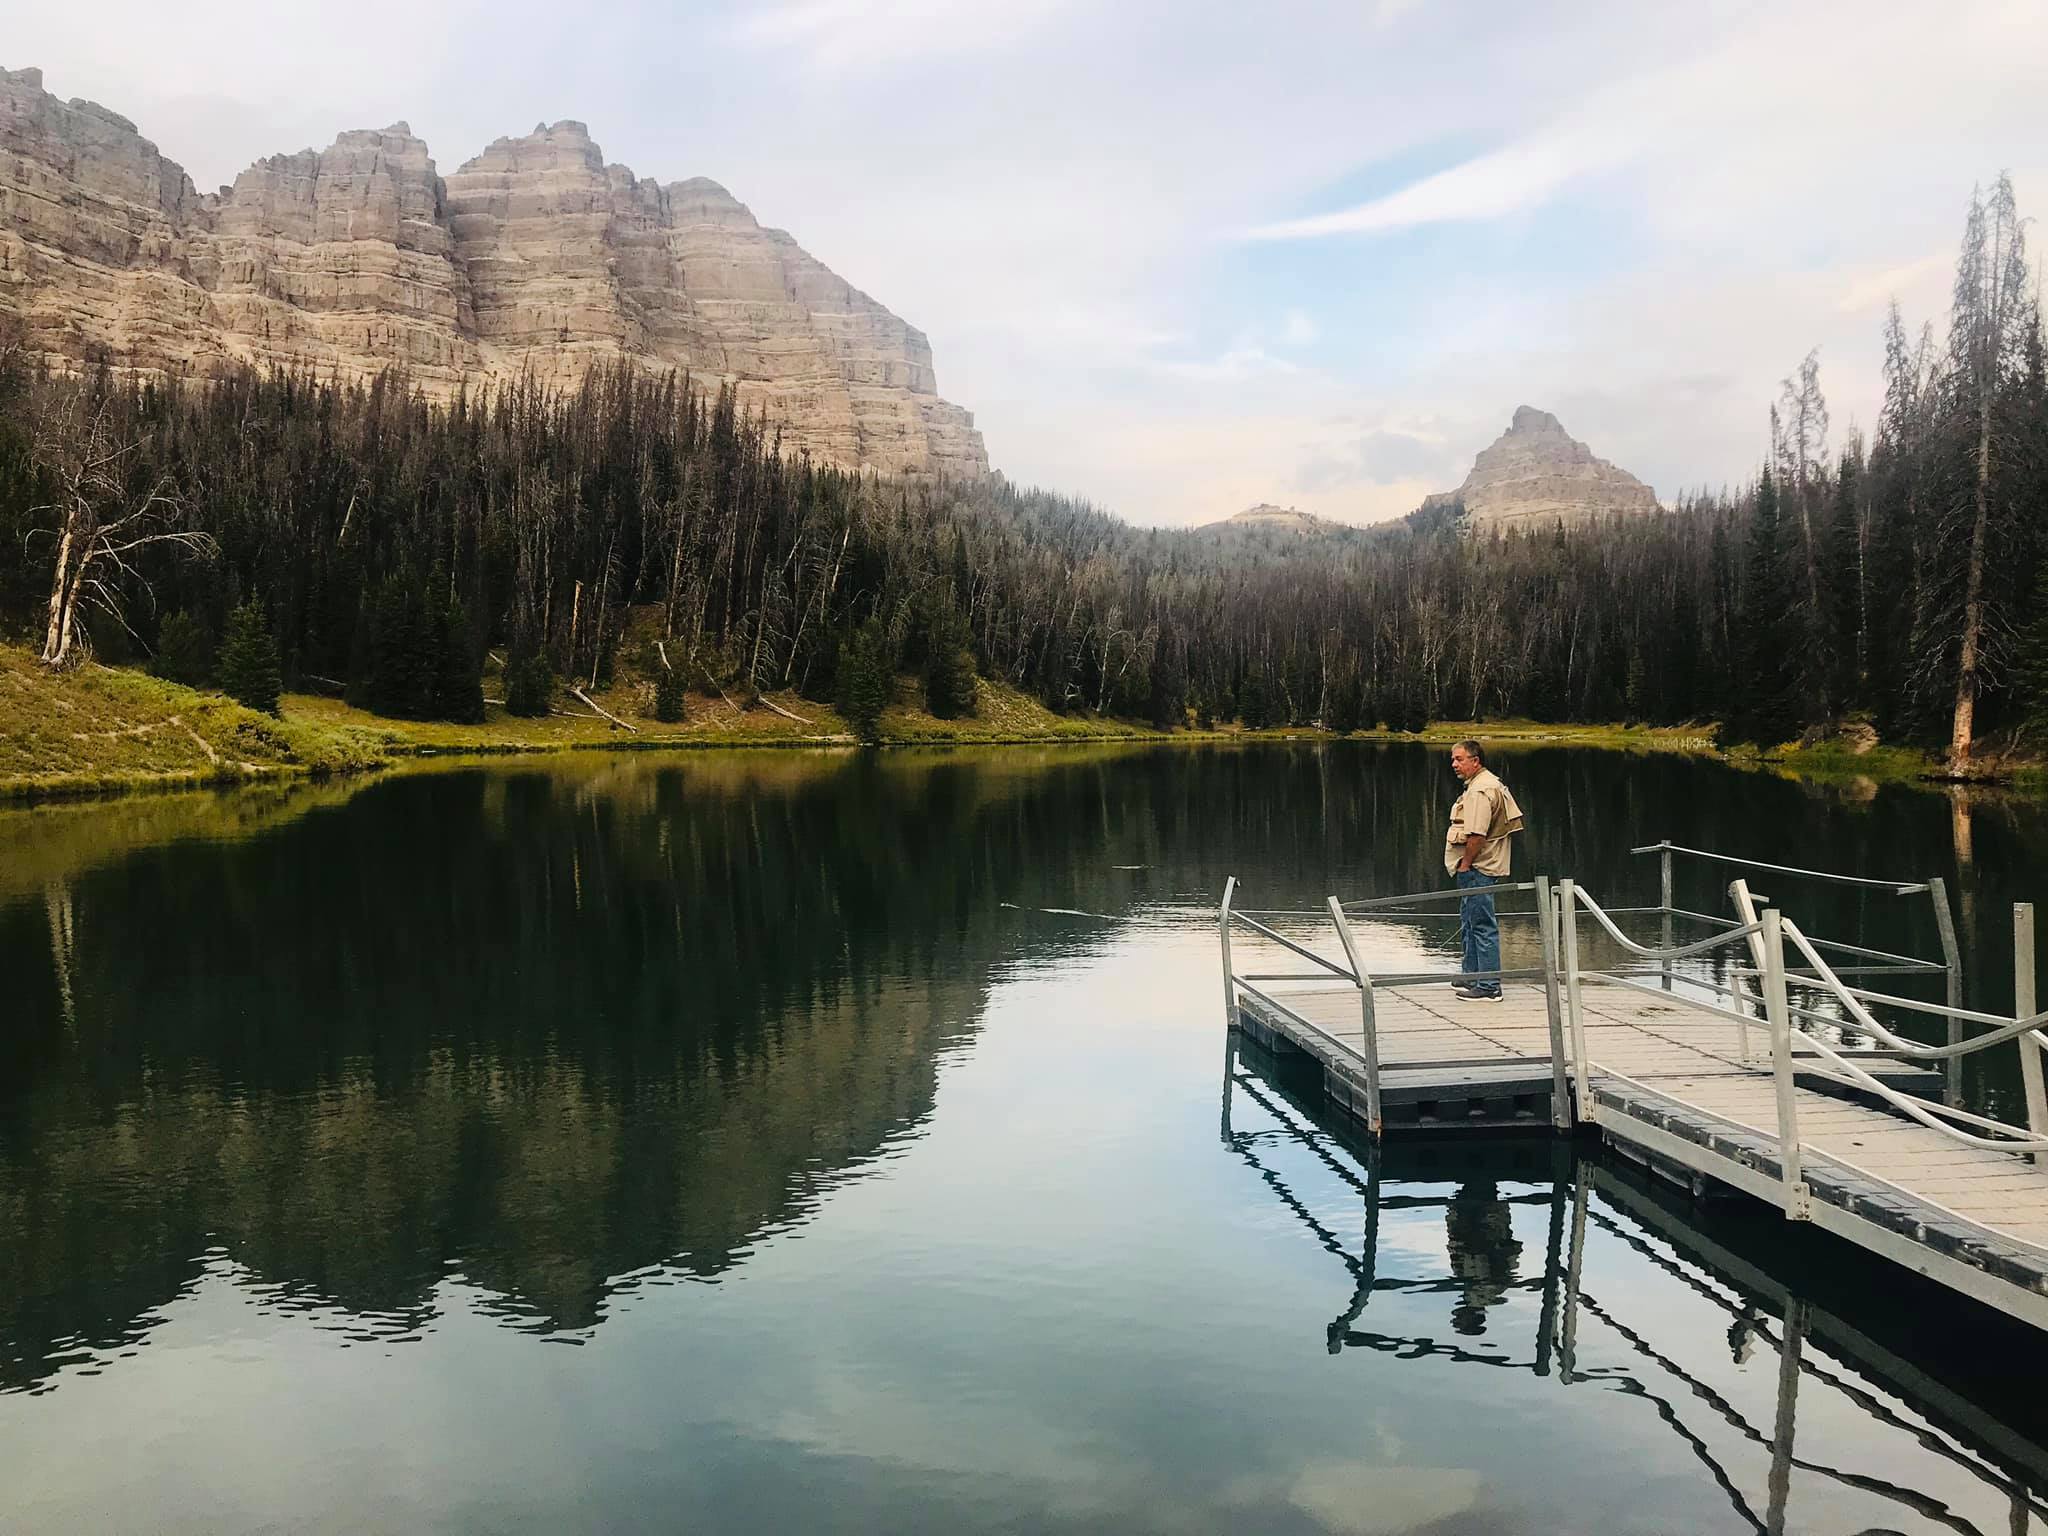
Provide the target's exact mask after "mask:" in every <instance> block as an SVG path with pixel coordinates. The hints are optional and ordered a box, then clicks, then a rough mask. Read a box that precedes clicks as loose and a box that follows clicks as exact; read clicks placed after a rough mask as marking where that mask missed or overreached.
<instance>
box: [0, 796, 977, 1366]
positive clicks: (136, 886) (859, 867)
mask: <svg viewBox="0 0 2048 1536" xmlns="http://www.w3.org/2000/svg"><path fill="white" fill-rule="evenodd" d="M850 771H851V772H853V773H854V774H855V775H856V777H857V776H858V775H859V772H860V770H858V769H854V770H850ZM870 787H872V786H870ZM921 788H922V789H923V790H925V791H931V790H932V789H933V786H932V785H930V784H929V783H926V784H924V785H923V786H921ZM848 793H849V783H848V781H847V779H846V776H845V774H844V773H829V774H824V775H820V774H819V773H817V772H816V771H815V770H811V771H805V770H804V769H803V768H802V766H801V765H799V764H797V763H795V762H794V761H790V762H788V763H783V762H777V761H770V762H767V763H750V764H747V765H744V766H742V765H737V764H735V763H733V762H732V761H730V760H724V761H720V762H717V763H715V764H714V763H712V762H710V761H708V760H707V761H706V762H705V763H703V764H696V763H691V764H685V765H679V766H667V767H663V768H661V769H659V770H654V771H650V770H648V769H645V768H642V767H638V766H637V765H631V764H612V765H608V766H606V767H604V768H601V769H599V770H596V771H586V770H583V769H575V770H562V771H547V772H516V773H495V772H472V773H462V774H448V775H440V776H433V777H427V778H421V779H413V780H405V781H400V782H394V783H388V784H383V785H379V786H376V787H374V788H372V789H370V790H368V791H367V792H365V793H363V794H361V795H359V796H358V797H356V798H355V799H354V800H352V801H351V802H349V803H348V805H346V806H345V807H344V808H342V809H340V810H339V811H334V812H322V813H320V814H316V815H311V816H308V817H305V818H303V819H301V820H298V821H295V822H292V823H290V824H289V825H286V826H283V827H280V828H277V829H275V830H273V831H271V832H270V833H269V834H268V835H266V836H264V837H262V838H261V839H260V840H257V841H253V842H232V843H216V844H207V843H180V844H178V845H175V846H169V847H158V848H153V849H150V850H147V851H145V852H140V853H136V854H133V855H130V856H129V857H127V858H126V859H125V860H123V861H121V862H119V863H118V864H116V865H114V866H113V867H110V868H107V869H103V870H99V871H95V872H90V873H87V874H85V875H84V876H82V877H80V878H79V879H77V880H76V881H75V882H74V883H72V884H71V885H69V886H67V887H66V888H65V907H66V917H65V919H64V922H65V926H66V928H67V929H68V932H67V936H66V938H65V940H64V942H63V943H62V944H59V945H55V946H53V944H52V942H51V936H50V928H49V927H48V926H47V925H46V923H45V917H46V912H45V910H44V908H45V904H44V903H31V904H21V905H17V906H16V907H14V908H12V909H9V911H8V913H7V915H6V919H5V927H4V929H0V952H4V954H5V957H6V959H7V962H8V970H9V972H10V974H12V975H15V976H17V977H20V976H26V977H28V978H29V980H28V985H27V987H26V988H25V992H26V996H27V1001H28V1006H27V1008H26V1009H25V1010H24V1011H23V1017H22V1019H21V1021H20V1024H19V1025H18V1026H17V1032H16V1033H15V1035H14V1036H13V1038H12V1041H11V1048H12V1051H13V1053H14V1057H13V1059H12V1060H11V1061H10V1062H9V1063H8V1068H9V1070H8V1071H7V1074H6V1079H5V1080H6V1081H9V1082H11V1083H17V1084H22V1083H25V1085H26V1086H25V1087H23V1088H22V1089H21V1090H20V1091H19V1093H18V1094H17V1096H15V1097H14V1098H12V1099H11V1100H8V1101H6V1102H5V1114H4V1117H0V1230H4V1231H6V1232H7V1233H8V1234H9V1240H8V1241H7V1242H6V1243H5V1244H4V1245H0V1339H4V1340H6V1341H7V1343H8V1344H9V1346H10V1349H9V1351H8V1353H9V1354H10V1355H12V1357H13V1358H11V1359H9V1360H7V1361H6V1362H5V1364H4V1370H5V1374H6V1377H8V1378H11V1379H14V1380H17V1381H19V1380H22V1379H25V1378H31V1377H33V1376H35V1375H36V1374H38V1373H39V1372H40V1370H41V1369H42V1362H43V1360H44V1358H45V1356H46V1355H48V1354H49V1353H50V1352H51V1350H52V1348H53V1346H55V1345H57V1344H59V1343H61V1342H62V1341H66V1340H72V1339H79V1340H83V1341H85V1342H88V1343H93V1344H99V1345H106V1344H111V1343H113V1342H115V1341H117V1340H119V1339H121V1338H123V1337H125V1336H127V1335H128V1333H129V1332H130V1331H131V1330H132V1329H133V1328H134V1326H135V1324H136V1319H138V1317H140V1316H141V1315H142V1314H143V1313H145V1312H146V1311H147V1310H148V1309H150V1308H152V1307H154V1306H157V1305H160V1304H161V1303H162V1302H164V1301H166V1300H167V1299H169V1298H170V1297H171V1296H172V1295H174V1294H176V1293H177V1292H178V1291H179V1290H180V1289H181V1288H182V1287H184V1286H185V1285H187V1284H188V1283H189V1282H190V1280H191V1278H192V1277H193V1275H194V1274H195V1273H196V1272H197V1269H198V1266H199V1264H200V1260H201V1256H202V1255H203V1254H204V1253H205V1252H206V1251H207V1250H208V1249H209V1248H221V1249H225V1250H226V1252H227V1254H228V1255H229V1256H230V1257H231V1258H233V1259H234V1260H236V1261H238V1262H240V1263H241V1264H243V1265H245V1266H247V1267H248V1268H249V1269H250V1270H251V1271H253V1272H254V1273H255V1275H257V1276H258V1277H260V1278H261V1279H262V1280H263V1281H264V1282H266V1283H268V1284H271V1285H277V1286H283V1287H286V1288H290V1289H296V1290H301V1291H305V1292H310V1293H311V1294H313V1295H316V1296H318V1297H320V1298H323V1299H326V1300H328V1301H332V1302H336V1303H339V1304H340V1305H342V1306H344V1307H347V1308H349V1309H351V1310H352V1311H356V1312H359V1313H371V1314H385V1315H387V1316H390V1317H392V1318H393V1319H395V1320H397V1321H399V1322H401V1323H402V1322H403V1321H404V1320H405V1319H407V1318H408V1317H412V1316H415V1315H416V1314H417V1313H418V1312H419V1311H420V1309H421V1308H422V1307H424V1306H426V1305H427V1303H428V1300H429V1297H430V1293H431V1291H432V1289H433V1287H434V1286H435V1285H436V1283H437V1282H438V1281H440V1280H441V1279H442V1278H444V1276H445V1275H446V1274H447V1273H448V1272H449V1268H450V1266H451V1265H453V1266H459V1268H460V1270H461V1272H462V1273H463V1274H464V1275H465V1276H466V1277H467V1278H468V1279H469V1280H470V1281H472V1282H474V1283H477V1284H481V1285H483V1286H485V1287H488V1288H490V1289H492V1290H494V1291H496V1292H499V1293H501V1294H502V1295H503V1296H504V1297H505V1298H506V1304H507V1305H508V1306H509V1307H511V1308H512V1309H513V1310H514V1311H516V1312H518V1313H521V1314H524V1315H526V1316H528V1317H530V1318H532V1319H534V1320H536V1321H537V1322H538V1323H539V1324H540V1325H542V1326H549V1327H583V1326H588V1325H589V1324H591V1323H594V1322H595V1321H597V1320H598V1318H599V1316H600V1315H601V1311H602V1306H603V1301H604V1297H605V1295H606V1293H607V1291H608V1289H609V1288H610V1285H611V1277H614V1276H619V1275H623V1274H627V1273H629V1272H632V1271H636V1270H641V1269H644V1268H645V1267H646V1266H649V1265H652V1264H663V1265H668V1266H671V1267H673V1268H675V1269H678V1270H680V1271H682V1272H684V1273H687V1274H691V1275H697V1276H714V1275H717V1274H718V1273H720V1272H721V1271H724V1270H726V1269H728V1268H729V1267H730V1266H732V1265H733V1264H734V1263H735V1262H737V1261H738V1260H739V1259H740V1258H741V1257H743V1256H744V1254H745V1252H746V1251H747V1249H748V1247H749V1246H750V1245H751V1244H752V1243H754V1242H755V1241H756V1240H757V1239H758V1238H759V1237H760V1236H761V1235H762V1234H763V1233H764V1232H768V1231H772V1230H774V1229H775V1228H777V1227H780V1226H783V1225H786V1224H788V1223H789V1222H790V1221H792V1220H796V1219H799V1218H800V1217H801V1216H802V1215H803V1214H804V1213H805V1212H806V1211H808V1210H809V1209H811V1208H812V1207H814V1206H815V1204H816V1201H817V1196H818V1192H819V1190H820V1189H821V1188H822V1187H823V1186H824V1185H826V1184H827V1183H829V1182H830V1181H831V1180H832V1179H833V1178H834V1177H836V1176H838V1175H840V1174H841V1173H842V1172H843V1171H844V1170H846V1169H848V1168H851V1167H855V1166H858V1165H859V1164H861V1163H863V1162H865V1161H867V1160H869V1159H871V1158H872V1157H874V1155H875V1154H876V1153H877V1152H878V1151H879V1150H880V1149H882V1148H883V1147H884V1146H885V1145H886V1143H887V1142H888V1141H889V1139H890V1138H891V1137H892V1136H894V1135H897V1134H900V1133H901V1132H902V1131H903V1130H904V1129H905V1128H907V1127H909V1126H912V1125H914V1124H915V1123H916V1122H917V1121H919V1120H920V1119H921V1118H922V1117H924V1116H925V1115H926V1114H927V1113H928V1112H929V1110H930V1108H931V1103H932V1094H933V1089H934V1084H935V1077H936V1072H935V1057H936V1053H937V1052H938V1050H939V1049H940V1048H941V1046H942V1045H943V1044H944V1043H945V1041H946V1040H947V1039H948V1038H951V1037H955V1036H957V1035H958V1034H959V1033H960V1031H961V1030H963V1029H964V1028H965V1027H966V1026H967V1025H968V1024H969V1022H970V1020H971V1018H972V1016H973V1014H974V1013H975V1011H976V1010H977V1008H978V1006H979V999H980V994H981V992H982V990H983V988H984V987H985V985H986V977H987V974H988V971H989V968H990V966H991V964H992V963H993V961H994V960H995V958H996V957H997V955H998V953H999V952H1000V951H1001V950H1002V948H1003V947H1004V946H1005V945H1006V943H1007V942H1008V941H1007V939H1006V937H1005V935H1004V934H1003V933H1002V932H1001V930H1002V928H1003V927H1004V926H1005V924H1004V922H1003V918H1004V914H1003V913H1002V912H1001V911H1000V909H999V907H998V904H997V902H996V900H995V898H994V895H993V893H992V891H991V890H990V888H989V887H990V880H991V878H992V876H991V871H990V869H989V868H988V867H987V866H985V865H975V864H972V863H968V862H962V861H957V860H946V859H940V858H936V857H931V856H930V855H931V853H932V849H933V846H935V845H936V844H938V843H941V842H944V841H948V840H954V839H962V838H968V837H971V836H972V835H973V831H974V828H975V826H976V825H977V824H978V823H980V822H981V821H983V820H984V819H985V817H986V812H987V808H986V806H984V805H981V804H978V803H977V802H975V801H974V800H973V799H971V798H958V799H955V800H951V801H950V802H949V797H948V796H947V795H945V794H944V793H931V792H925V793H920V794H917V795H916V796H914V797H913V798H914V802H915V805H916V807H917V809H918V811H919V814H918V815H916V816H914V817H896V818H891V817H886V816H879V817H878V816H860V815H848V814H846V810H847V806H846V804H845V800H846V798H847V796H848ZM881 798H882V799H883V800H884V801H887V800H888V799H889V796H888V793H887V786H884V787H883V793H882V795H881ZM53 952H54V953H55V954H56V955H57V956H59V957H61V960H60V961H58V962H53Z"/></svg>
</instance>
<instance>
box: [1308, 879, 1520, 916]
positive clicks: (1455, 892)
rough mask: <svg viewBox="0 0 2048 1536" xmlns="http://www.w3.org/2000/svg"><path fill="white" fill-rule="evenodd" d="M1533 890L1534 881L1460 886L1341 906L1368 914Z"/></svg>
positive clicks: (1372, 898)
mask: <svg viewBox="0 0 2048 1536" xmlns="http://www.w3.org/2000/svg"><path fill="white" fill-rule="evenodd" d="M1535 889H1536V882H1535V881H1534V880H1518V881H1516V882H1515V883H1514V884H1512V885H1487V886H1475V887H1473V888H1471V889H1469V890H1468V889H1466V888H1464V887H1462V886H1452V887H1450V888H1449V889H1444V888H1442V887H1439V888H1438V889H1436V890H1433V891H1411V892H1409V893H1408V894H1407V895H1405V896H1366V897H1361V898H1360V899H1358V900H1357V901H1347V902H1345V903H1343V906H1344V910H1345V911H1347V912H1351V911H1359V912H1369V911H1371V910H1372V909H1373V908H1374V907H1401V906H1412V905H1414V904H1415V903H1417V902H1423V901H1463V900H1464V899H1465V898H1466V897H1467V896H1504V895H1506V894H1507V893H1508V892H1509V891H1533V890H1535Z"/></svg>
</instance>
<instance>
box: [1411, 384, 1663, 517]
mask: <svg viewBox="0 0 2048 1536" xmlns="http://www.w3.org/2000/svg"><path fill="white" fill-rule="evenodd" d="M1453 499H1455V500H1457V501H1459V502H1462V503H1463V505H1464V508H1465V517H1466V521H1467V522H1468V523H1469V524H1470V525H1471V526H1472V527H1475V528H1485V527H1494V528H1503V527H1514V526H1518V525H1519V526H1523V527H1545V528H1547V527H1553V526H1555V525H1556V524H1558V523H1560V522H1563V523H1581V522H1587V521H1590V520H1593V519H1596V518H1600V517H1604V516H1607V515H1608V514H1610V513H1632V512H1654V511H1656V510H1657V496H1656V493H1655V492H1654V491H1652V490H1651V489H1650V487H1648V486H1647V485H1645V484H1643V482H1642V481H1640V480H1638V479H1637V478H1636V477H1635V476H1634V475H1632V474H1630V473H1629V472H1628V471H1627V470H1625V469H1617V468H1615V467H1614V466H1613V465H1612V464H1610V463H1608V462H1607V461H1606V460H1605V459H1603V458H1599V457H1596V456H1595V454H1594V453H1593V450H1592V449H1590V448H1588V447H1587V446H1586V445H1585V444H1584V443H1582V442H1580V441H1578V440H1577V439H1576V438H1574V437H1573V436H1572V435H1571V434H1570V433H1568V432H1566V431H1565V429H1564V426H1563V424H1562V423H1561V422H1559V421H1558V419H1557V418H1556V417H1555V416H1553V415H1551V414H1550V412H1548V411H1539V410H1537V409H1536V407H1534V406H1533V405H1524V406H1519V407H1517V408H1516V410H1515V415H1514V420H1513V422H1512V423H1511V424H1510V425H1509V427H1508V429H1507V431H1505V432H1503V433H1501V435H1500V436H1499V437H1497V438H1495V439H1494V440H1493V441H1492V442H1491V443H1490V444H1488V445H1487V446H1486V447H1485V448H1483V449H1481V450H1480V452H1479V456H1478V457H1477V458H1476V459H1474V460H1473V461H1472V472H1471V473H1470V474H1469V475H1467V476H1466V477H1465V483H1464V484H1463V485H1462V486H1460V487H1459V488H1458V490H1457V491H1456V492H1454V493H1451V494H1450V495H1446V496H1439V497H1432V498H1431V499H1430V500H1431V502H1432V503H1435V504H1442V503H1444V502H1448V501H1450V500H1453Z"/></svg>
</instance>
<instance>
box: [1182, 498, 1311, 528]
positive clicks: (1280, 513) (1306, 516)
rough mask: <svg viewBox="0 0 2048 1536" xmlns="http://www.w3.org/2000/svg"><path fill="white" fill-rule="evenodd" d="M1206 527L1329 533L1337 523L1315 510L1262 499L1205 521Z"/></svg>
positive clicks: (1204, 525)
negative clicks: (1239, 510) (1309, 510)
mask: <svg viewBox="0 0 2048 1536" xmlns="http://www.w3.org/2000/svg"><path fill="white" fill-rule="evenodd" d="M1202 526H1203V527H1205V528H1240V529H1248V528H1276V529H1279V530H1281V531H1282V532H1286V533H1328V532H1330V531H1331V530H1332V529H1333V528H1335V527H1336V526H1337V525H1336V524H1334V523H1331V522H1329V521H1327V520H1325V519H1323V518H1320V517H1317V516H1316V515H1315V513H1313V512H1303V511H1301V510H1300V509H1299V508H1297V507H1279V506H1275V505H1274V504H1273V503H1272V502H1270V501H1262V502H1260V503H1259V504H1258V505H1257V506H1256V507H1246V508H1245V509H1244V510H1243V511H1242V512H1234V513H1232V514H1231V515H1230V516H1229V517H1226V518H1224V519H1222V520H1221V521H1220V522H1214V523H1204V524H1203V525H1202Z"/></svg>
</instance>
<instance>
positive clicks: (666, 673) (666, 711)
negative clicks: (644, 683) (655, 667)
mask: <svg viewBox="0 0 2048 1536" xmlns="http://www.w3.org/2000/svg"><path fill="white" fill-rule="evenodd" d="M654 718H655V719H657V720H659V721H660V722H661V723H662V724H663V725H674V724H676V723H677V722H678V721H680V720H681V719H682V718H683V678H682V674H681V673H679V672H677V671H676V670H675V668H673V667H663V668H662V669H661V676H660V677H659V678H657V679H656V680H655V684H654Z"/></svg>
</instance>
